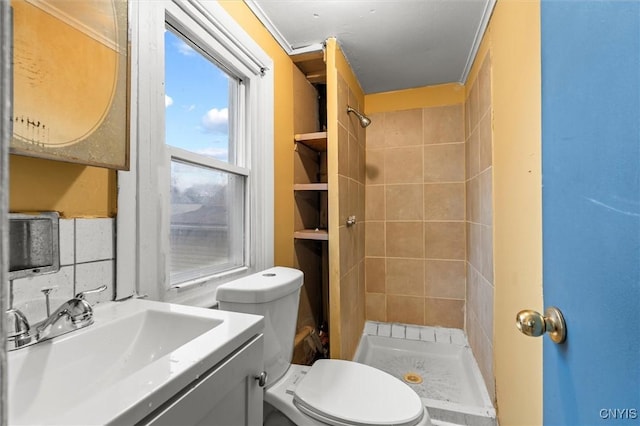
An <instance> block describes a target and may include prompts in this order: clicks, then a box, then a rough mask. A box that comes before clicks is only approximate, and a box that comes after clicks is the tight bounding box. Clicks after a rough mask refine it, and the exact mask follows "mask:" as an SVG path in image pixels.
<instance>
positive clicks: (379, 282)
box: [364, 257, 387, 293]
mask: <svg viewBox="0 0 640 426" xmlns="http://www.w3.org/2000/svg"><path fill="white" fill-rule="evenodd" d="M364 264H365V282H366V290H367V293H385V292H386V278H385V277H386V274H387V272H386V271H387V269H386V261H385V258H384V257H367V258H365V261H364Z"/></svg>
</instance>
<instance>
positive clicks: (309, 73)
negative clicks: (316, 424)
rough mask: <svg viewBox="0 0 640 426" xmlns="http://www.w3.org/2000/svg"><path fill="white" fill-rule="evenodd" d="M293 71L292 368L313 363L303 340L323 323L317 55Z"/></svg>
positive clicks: (322, 98)
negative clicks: (300, 277)
mask: <svg viewBox="0 0 640 426" xmlns="http://www.w3.org/2000/svg"><path fill="white" fill-rule="evenodd" d="M292 59H293V60H294V63H295V64H296V66H294V70H293V71H294V132H295V135H294V137H293V141H292V146H293V150H294V179H293V185H292V186H293V187H292V190H293V195H294V201H295V202H294V229H293V231H294V232H293V238H294V241H293V244H294V257H295V259H294V266H295V267H296V268H299V269H300V270H302V271H303V272H304V286H303V288H302V292H301V294H300V308H299V313H298V325H297V335H296V340H295V342H296V347H295V349H294V356H293V362H295V363H302V364H304V363H307V364H310V363H311V362H313V360H314V359H313V354H312V353H311V351H310V347H309V342H308V340H309V339H311V337H310V333H318V331H319V328H320V327H321V326H322V324H326V323H328V321H329V258H328V256H329V249H328V245H329V244H331V242H330V241H329V234H328V231H327V229H328V213H327V212H328V199H329V187H328V183H327V132H326V127H327V126H326V116H327V114H326V89H325V79H326V68H325V64H324V59H323V55H322V52H317V53H312V54H305V55H299V56H296V57H292Z"/></svg>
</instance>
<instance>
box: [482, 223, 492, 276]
mask: <svg viewBox="0 0 640 426" xmlns="http://www.w3.org/2000/svg"><path fill="white" fill-rule="evenodd" d="M480 247H481V249H480V254H479V257H480V273H481V274H482V276H483V277H484V278H485V279H486V280H487V281H488V282H489V283H490V284H492V285H493V228H492V227H491V226H483V227H481V228H480Z"/></svg>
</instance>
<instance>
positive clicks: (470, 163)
mask: <svg viewBox="0 0 640 426" xmlns="http://www.w3.org/2000/svg"><path fill="white" fill-rule="evenodd" d="M479 170H480V140H479V138H478V129H476V130H474V131H473V133H471V135H469V138H467V142H466V144H465V177H466V179H467V180H468V179H472V178H474V177H476V176H477V175H478V171H479Z"/></svg>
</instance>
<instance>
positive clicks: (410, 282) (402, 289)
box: [386, 259, 424, 297]
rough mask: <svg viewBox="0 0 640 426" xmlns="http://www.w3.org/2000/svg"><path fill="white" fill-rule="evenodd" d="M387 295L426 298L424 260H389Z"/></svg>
mask: <svg viewBox="0 0 640 426" xmlns="http://www.w3.org/2000/svg"><path fill="white" fill-rule="evenodd" d="M386 286H387V288H386V293H387V294H388V295H389V294H396V295H404V296H421V297H422V296H424V261H423V260H422V259H387V279H386Z"/></svg>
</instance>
